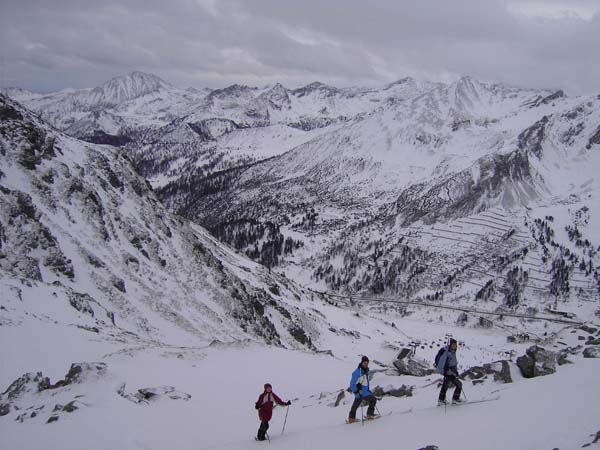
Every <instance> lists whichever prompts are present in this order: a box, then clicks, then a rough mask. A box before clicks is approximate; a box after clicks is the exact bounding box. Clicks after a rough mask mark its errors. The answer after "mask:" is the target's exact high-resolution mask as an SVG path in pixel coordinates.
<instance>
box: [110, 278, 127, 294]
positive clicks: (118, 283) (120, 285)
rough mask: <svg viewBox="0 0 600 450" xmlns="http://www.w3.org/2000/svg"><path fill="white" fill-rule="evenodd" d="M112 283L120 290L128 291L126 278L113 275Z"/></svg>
mask: <svg viewBox="0 0 600 450" xmlns="http://www.w3.org/2000/svg"><path fill="white" fill-rule="evenodd" d="M110 281H111V283H112V285H113V286H114V287H115V288H117V289H118V290H119V291H121V292H123V293H126V292H127V291H126V290H125V280H123V279H122V278H119V277H117V276H113V277H112V278H111V280H110Z"/></svg>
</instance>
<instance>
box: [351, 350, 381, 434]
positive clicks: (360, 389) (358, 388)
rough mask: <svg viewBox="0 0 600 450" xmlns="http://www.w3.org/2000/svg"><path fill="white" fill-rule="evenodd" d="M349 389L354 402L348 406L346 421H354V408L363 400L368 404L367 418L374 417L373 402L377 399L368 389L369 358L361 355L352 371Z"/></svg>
mask: <svg viewBox="0 0 600 450" xmlns="http://www.w3.org/2000/svg"><path fill="white" fill-rule="evenodd" d="M350 390H351V391H352V392H354V402H353V403H352V407H351V408H350V414H349V415H348V423H353V422H356V410H357V409H358V407H359V406H360V405H361V403H362V402H363V401H364V402H366V403H367V405H369V407H368V408H367V419H368V420H370V419H374V418H375V417H377V416H375V404H376V403H377V399H376V398H375V396H374V395H373V393H372V392H371V391H370V389H369V358H367V357H366V356H363V357H362V358H361V360H360V364H359V365H358V367H357V368H356V370H355V371H354V372H352V378H351V379H350Z"/></svg>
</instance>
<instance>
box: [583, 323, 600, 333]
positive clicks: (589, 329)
mask: <svg viewBox="0 0 600 450" xmlns="http://www.w3.org/2000/svg"><path fill="white" fill-rule="evenodd" d="M579 329H580V330H582V331H585V332H586V333H589V334H594V333H595V332H597V331H598V328H595V327H590V326H589V325H581V326H580V327H579Z"/></svg>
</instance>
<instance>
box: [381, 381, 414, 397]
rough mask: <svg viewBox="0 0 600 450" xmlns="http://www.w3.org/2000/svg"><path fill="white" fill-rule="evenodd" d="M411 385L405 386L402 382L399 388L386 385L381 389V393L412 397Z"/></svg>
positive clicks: (391, 395)
mask: <svg viewBox="0 0 600 450" xmlns="http://www.w3.org/2000/svg"><path fill="white" fill-rule="evenodd" d="M412 391H413V388H412V386H406V385H405V384H403V385H402V386H400V387H399V388H394V387H392V386H388V387H387V388H384V389H383V395H389V396H390V397H412V395H413V393H412Z"/></svg>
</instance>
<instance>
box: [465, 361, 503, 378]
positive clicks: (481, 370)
mask: <svg viewBox="0 0 600 450" xmlns="http://www.w3.org/2000/svg"><path fill="white" fill-rule="evenodd" d="M488 375H491V376H493V378H494V381H496V382H498V383H512V377H511V374H510V365H509V364H508V361H504V360H503V361H496V362H493V363H491V364H484V365H483V366H475V367H471V368H469V369H467V370H465V371H464V372H463V373H462V374H461V375H460V378H462V379H465V380H473V384H477V383H475V381H476V380H477V381H479V380H481V381H483V379H485V378H487V377H488Z"/></svg>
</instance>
